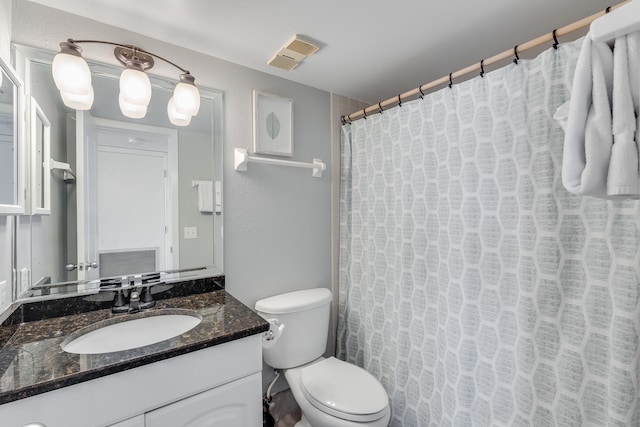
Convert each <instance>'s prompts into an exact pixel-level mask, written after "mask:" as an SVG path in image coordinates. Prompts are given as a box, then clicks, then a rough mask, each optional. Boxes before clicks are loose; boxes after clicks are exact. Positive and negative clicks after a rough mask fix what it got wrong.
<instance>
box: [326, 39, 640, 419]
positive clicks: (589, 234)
mask: <svg viewBox="0 0 640 427" xmlns="http://www.w3.org/2000/svg"><path fill="white" fill-rule="evenodd" d="M580 45H581V41H580V40H578V41H576V42H572V43H567V44H564V45H560V46H558V49H557V50H554V49H549V50H548V51H546V52H543V53H542V54H541V55H539V56H538V57H537V58H535V59H533V60H530V61H520V62H519V63H518V64H511V65H509V66H506V67H504V68H502V69H499V70H497V71H494V72H491V73H488V74H485V75H484V77H479V76H478V77H476V78H474V79H472V80H469V81H467V82H464V83H460V84H454V85H453V87H452V88H447V87H445V88H444V89H442V90H440V91H438V92H435V93H433V94H430V95H427V96H425V97H424V99H422V100H420V99H418V100H415V101H412V102H407V103H403V104H402V106H401V107H396V108H393V109H390V110H388V111H385V112H384V113H382V114H379V115H375V116H370V117H368V118H367V119H366V120H358V121H356V122H354V123H353V124H351V125H345V126H344V128H343V143H342V162H341V163H342V166H341V171H342V177H341V196H340V221H341V222H340V289H339V296H340V299H339V301H340V303H339V323H338V357H340V358H342V359H344V360H347V361H349V362H352V363H355V364H357V365H359V366H362V367H364V368H365V369H366V370H368V371H369V372H371V373H372V374H373V375H374V376H375V377H377V378H378V379H379V380H380V381H381V383H382V384H383V386H384V387H385V389H386V391H387V393H388V395H389V399H390V405H391V409H392V418H391V425H392V426H489V425H504V426H507V425H508V426H563V427H564V426H584V425H593V426H608V425H611V426H629V425H632V426H638V425H640V405H639V395H640V394H639V387H640V386H639V384H638V381H639V380H640V374H639V369H640V362H639V360H640V358H639V352H638V332H639V331H640V309H639V304H638V299H639V297H640V285H639V276H640V251H639V249H638V247H639V235H640V234H639V225H640V212H639V207H638V203H637V202H635V201H614V202H611V201H605V200H600V199H595V198H591V197H578V196H574V195H572V194H570V193H568V192H567V191H566V190H565V189H564V188H563V187H562V183H561V177H560V165H561V163H562V144H563V137H564V134H563V132H562V129H561V128H560V126H559V125H558V123H556V122H555V120H554V119H553V118H552V116H553V114H554V113H555V111H556V108H557V107H558V106H560V105H561V104H562V103H564V102H565V101H567V99H568V97H569V91H570V88H571V81H572V77H573V71H574V68H575V63H576V60H577V56H578V53H579V50H580Z"/></svg>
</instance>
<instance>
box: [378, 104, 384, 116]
mask: <svg viewBox="0 0 640 427" xmlns="http://www.w3.org/2000/svg"><path fill="white" fill-rule="evenodd" d="M381 103H382V101H380V102H378V111H380V114H382V112H383V111H384V110H383V109H382V106H381V105H380V104H381Z"/></svg>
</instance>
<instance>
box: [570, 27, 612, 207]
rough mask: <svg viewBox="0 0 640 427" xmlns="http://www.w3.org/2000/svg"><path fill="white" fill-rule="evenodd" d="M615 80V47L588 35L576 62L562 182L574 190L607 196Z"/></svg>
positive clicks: (597, 195)
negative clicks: (595, 40)
mask: <svg viewBox="0 0 640 427" xmlns="http://www.w3.org/2000/svg"><path fill="white" fill-rule="evenodd" d="M612 81H613V53H612V52H611V49H610V48H609V47H608V46H607V45H606V44H605V43H598V42H593V41H592V40H591V37H589V36H587V37H585V38H584V42H583V43H582V49H581V51H580V56H579V57H578V61H577V63H576V71H575V75H574V80H573V86H572V89H571V99H570V101H569V115H568V118H567V123H566V130H565V138H564V151H563V164H562V183H563V184H564V186H565V188H566V189H567V190H568V191H570V192H572V193H575V194H582V195H589V196H595V197H603V198H606V197H607V175H608V169H609V160H610V158H611V146H612V144H613V137H612V134H611V101H610V100H611V94H612Z"/></svg>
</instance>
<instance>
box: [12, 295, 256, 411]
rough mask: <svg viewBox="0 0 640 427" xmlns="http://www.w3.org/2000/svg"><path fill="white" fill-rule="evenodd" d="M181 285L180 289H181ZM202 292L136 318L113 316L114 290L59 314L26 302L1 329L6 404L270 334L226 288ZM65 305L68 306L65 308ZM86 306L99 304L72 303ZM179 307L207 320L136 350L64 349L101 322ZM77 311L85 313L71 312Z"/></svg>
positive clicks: (165, 303) (169, 300)
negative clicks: (76, 334) (92, 351)
mask: <svg viewBox="0 0 640 427" xmlns="http://www.w3.org/2000/svg"><path fill="white" fill-rule="evenodd" d="M159 286H162V285H159ZM178 286H179V284H178V285H174V287H175V288H178ZM199 292H200V293H195V294H189V295H178V296H175V295H171V294H169V295H167V296H165V297H167V299H157V305H156V307H155V308H153V309H150V310H145V311H143V312H139V313H135V314H112V313H111V310H110V308H104V306H105V305H107V306H109V305H110V299H109V298H111V297H110V295H109V294H110V293H109V292H106V293H104V295H105V296H106V297H103V298H102V301H101V302H100V301H98V304H96V301H95V300H96V299H98V300H99V299H100V298H99V297H101V296H102V295H103V293H100V294H96V295H93V296H84V297H82V298H79V300H78V301H75V302H73V303H70V302H69V300H68V299H65V300H63V301H64V302H62V303H58V307H57V309H56V310H51V309H44V308H45V305H43V304H42V303H38V304H39V305H40V307H35V308H34V307H28V304H25V305H24V307H20V308H19V310H16V312H14V315H13V316H12V317H11V318H9V319H8V320H7V321H5V322H4V323H3V325H2V326H0V404H3V403H8V402H11V401H14V400H18V399H23V398H26V397H29V396H33V395H36V394H40V393H45V392H47V391H51V390H56V389H59V388H62V387H66V386H69V385H72V384H77V383H80V382H83V381H88V380H91V379H94V378H99V377H102V376H105V375H109V374H113V373H116V372H121V371H125V370H127V369H131V368H135V367H138V366H142V365H146V364H149V363H153V362H156V361H159V360H163V359H168V358H170V357H174V356H179V355H181V354H185V353H189V352H192V351H196V350H201V349H204V348H207V347H211V346H214V345H217V344H222V343H225V342H229V341H233V340H235V339H239V338H244V337H247V336H250V335H254V334H258V333H261V332H264V331H266V330H268V323H267V322H266V321H265V320H264V319H262V318H261V317H260V316H258V315H257V314H256V313H254V312H253V311H251V310H250V309H249V308H247V307H246V306H245V305H243V304H242V303H240V302H239V301H238V300H236V299H235V298H234V297H232V296H231V295H229V294H228V293H227V292H226V291H225V290H224V289H220V288H219V287H211V288H210V289H206V290H204V291H203V290H200V291H199ZM91 297H93V299H94V301H92V300H91ZM87 299H88V301H87ZM60 304H63V305H64V306H65V308H64V309H62V310H60V307H59V305H60ZM83 304H84V305H85V306H86V305H87V304H89V305H90V306H93V307H94V310H89V309H87V308H86V307H84V308H82V309H77V308H78V307H75V308H73V307H71V308H70V305H71V306H75V305H77V306H83ZM50 306H51V303H48V304H46V307H50ZM101 307H102V308H101ZM38 308H40V309H38ZM95 308H99V309H97V310H95ZM76 309H77V310H76ZM176 309H183V310H192V311H195V312H196V313H197V314H198V315H199V316H201V317H202V321H201V322H200V324H199V325H198V326H196V327H195V328H193V329H191V330H190V331H188V332H186V333H184V334H182V335H179V336H177V337H175V338H171V339H169V340H166V341H162V342H159V343H156V344H151V345H148V346H145V347H140V348H136V349H132V350H124V351H118V352H113V353H105V354H96V355H87V354H83V355H80V354H72V353H66V352H65V351H64V350H62V347H61V344H62V343H63V342H64V341H65V340H66V339H67V338H68V337H69V335H70V334H72V333H73V332H76V331H77V330H79V329H81V328H84V327H87V326H89V325H92V324H94V323H96V322H100V321H104V320H106V319H112V318H114V317H127V316H128V317H129V318H131V319H134V318H136V317H145V316H148V315H149V314H152V312H154V311H156V310H176ZM72 310H76V312H78V311H85V312H80V313H78V314H69V311H72ZM43 311H45V312H49V314H48V315H47V316H44V318H38V317H35V316H33V312H38V313H40V312H43ZM30 312H31V314H30ZM16 313H17V314H16ZM40 317H42V316H40ZM16 319H18V320H16Z"/></svg>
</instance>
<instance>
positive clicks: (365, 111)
mask: <svg viewBox="0 0 640 427" xmlns="http://www.w3.org/2000/svg"><path fill="white" fill-rule="evenodd" d="M362 117H364V119H365V120H367V109H366V108H363V109H362Z"/></svg>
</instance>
